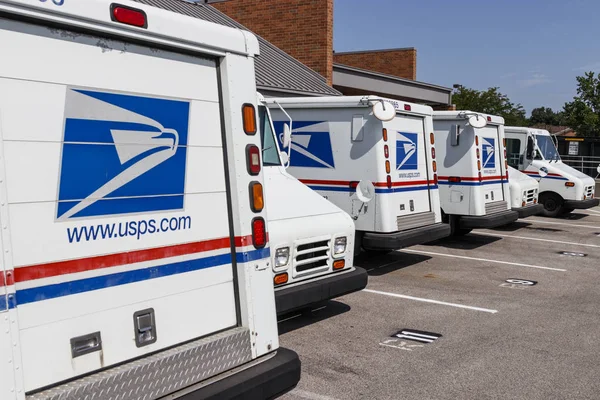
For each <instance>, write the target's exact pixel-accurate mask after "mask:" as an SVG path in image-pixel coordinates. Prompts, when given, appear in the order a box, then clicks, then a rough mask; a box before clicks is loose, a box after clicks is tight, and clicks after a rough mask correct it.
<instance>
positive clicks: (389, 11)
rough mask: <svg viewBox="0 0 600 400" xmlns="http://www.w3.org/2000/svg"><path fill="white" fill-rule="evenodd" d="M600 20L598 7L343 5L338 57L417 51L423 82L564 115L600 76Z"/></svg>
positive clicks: (548, 3) (429, 0)
mask: <svg viewBox="0 0 600 400" xmlns="http://www.w3.org/2000/svg"><path fill="white" fill-rule="evenodd" d="M599 17H600V1H598V0H562V1H557V0H520V1H517V0H502V1H500V0H496V1H490V0H479V1H477V0H455V1H442V0H421V1H419V0H413V1H405V0H368V1H365V0H360V1H359V0H335V3H334V50H335V51H338V52H342V51H352V50H370V49H384V48H394V47H415V48H416V49H417V80H420V81H424V82H429V83H435V84H439V85H443V86H447V87H452V85H453V84H455V83H458V84H461V85H464V86H467V87H470V88H475V89H479V90H483V89H487V88H488V87H491V86H499V87H500V91H501V92H502V93H505V94H506V95H508V96H509V98H510V99H511V101H513V102H515V103H521V104H523V106H524V107H525V109H526V110H527V113H528V114H529V113H530V112H531V110H532V109H533V108H535V107H540V106H546V107H552V108H553V109H554V110H555V111H556V110H559V109H562V106H563V105H564V103H565V102H567V101H570V100H571V99H572V98H573V96H574V95H575V94H576V80H575V77H576V76H578V75H583V73H584V72H585V71H590V70H592V71H596V72H599V71H600V23H599V22H598V18H599Z"/></svg>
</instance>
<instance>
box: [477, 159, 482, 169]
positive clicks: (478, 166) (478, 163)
mask: <svg viewBox="0 0 600 400" xmlns="http://www.w3.org/2000/svg"><path fill="white" fill-rule="evenodd" d="M477 169H478V170H479V171H481V160H477Z"/></svg>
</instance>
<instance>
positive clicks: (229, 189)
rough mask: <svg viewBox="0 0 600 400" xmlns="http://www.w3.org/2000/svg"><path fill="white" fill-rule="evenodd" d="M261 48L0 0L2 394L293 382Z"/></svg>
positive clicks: (70, 4)
mask: <svg viewBox="0 0 600 400" xmlns="http://www.w3.org/2000/svg"><path fill="white" fill-rule="evenodd" d="M258 51H259V48H258V42H257V40H256V38H255V37H254V36H253V35H251V34H249V33H248V32H244V31H241V30H237V29H232V28H227V27H223V26H221V25H216V24H212V23H208V22H204V21H200V20H198V19H195V18H189V17H184V16H181V15H179V14H175V13H170V12H166V11H164V10H160V9H157V8H153V7H150V6H147V5H142V4H139V3H135V2H131V1H127V0H122V1H119V2H118V3H113V2H112V1H107V0H85V1H81V0H80V1H69V0H66V1H64V0H51V1H40V0H0V54H1V57H2V62H0V159H1V160H2V162H1V163H0V221H1V224H2V226H3V229H2V232H1V234H0V249H1V251H2V263H1V264H0V360H1V362H0V400H25V399H31V400H33V399H36V400H37V399H48V400H54V399H64V400H71V399H72V400H78V399H107V400H110V399H128V400H138V399H139V400H142V399H163V398H168V399H198V398H202V399H230V398H271V397H276V396H278V395H280V394H282V393H284V392H286V391H288V390H290V389H291V388H293V387H294V386H295V385H296V383H297V382H298V381H299V379H300V361H299V359H298V356H297V354H296V353H294V352H292V351H290V350H286V349H283V348H281V347H279V340H278V333H277V320H276V308H275V296H274V293H273V273H272V269H271V259H270V245H269V242H268V233H267V221H268V215H267V212H266V208H267V206H268V205H265V204H264V199H263V198H262V197H261V196H260V194H261V190H260V188H261V186H262V185H263V184H264V179H263V176H264V175H263V171H262V166H261V164H260V158H259V156H260V147H261V141H260V139H261V138H260V135H259V134H257V131H258V130H257V129H256V127H257V119H256V115H257V113H256V109H257V102H256V86H255V77H254V58H255V56H257V55H258ZM249 188H250V192H251V195H250V196H249V193H248V191H249ZM253 193H255V194H256V195H252V194H253Z"/></svg>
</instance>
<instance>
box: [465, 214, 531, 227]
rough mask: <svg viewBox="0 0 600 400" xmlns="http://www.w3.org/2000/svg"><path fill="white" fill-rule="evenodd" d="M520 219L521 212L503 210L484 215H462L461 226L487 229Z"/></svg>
mask: <svg viewBox="0 0 600 400" xmlns="http://www.w3.org/2000/svg"><path fill="white" fill-rule="evenodd" d="M517 219H519V214H518V213H517V212H516V211H513V210H506V211H501V212H497V213H493V214H488V215H482V216H470V215H461V216H460V219H459V226H460V227H461V228H462V229H485V228H496V227H498V226H502V225H506V224H510V223H511V222H515V221H516V220H517Z"/></svg>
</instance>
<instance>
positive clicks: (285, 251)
mask: <svg viewBox="0 0 600 400" xmlns="http://www.w3.org/2000/svg"><path fill="white" fill-rule="evenodd" d="M289 261H290V248H289V247H282V248H281V249H277V250H276V251H275V268H279V267H285V266H286V265H287V264H288V262H289Z"/></svg>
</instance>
